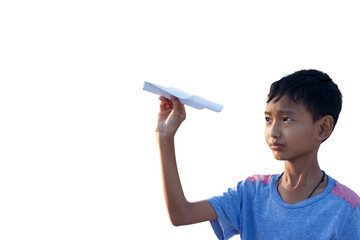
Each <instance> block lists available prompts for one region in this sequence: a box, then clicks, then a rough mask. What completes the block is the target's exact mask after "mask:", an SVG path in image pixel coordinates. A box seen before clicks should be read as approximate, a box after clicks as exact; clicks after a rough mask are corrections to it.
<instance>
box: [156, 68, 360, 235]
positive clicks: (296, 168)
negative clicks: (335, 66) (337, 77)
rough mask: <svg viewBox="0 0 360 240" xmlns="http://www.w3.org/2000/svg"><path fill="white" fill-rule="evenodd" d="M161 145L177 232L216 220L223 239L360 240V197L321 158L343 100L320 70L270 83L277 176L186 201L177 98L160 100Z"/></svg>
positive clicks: (269, 124) (268, 114) (268, 116)
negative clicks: (280, 164) (177, 142)
mask: <svg viewBox="0 0 360 240" xmlns="http://www.w3.org/2000/svg"><path fill="white" fill-rule="evenodd" d="M160 100H161V103H160V112H159V118H158V124H157V129H156V133H157V140H158V143H159V147H160V158H161V166H162V173H163V185H164V194H165V200H166V204H167V208H168V212H169V216H170V219H171V221H172V223H173V225H175V226H179V225H187V224H193V223H198V222H203V221H211V225H212V227H213V230H214V232H215V234H216V236H217V237H218V238H219V239H229V238H231V237H232V236H234V235H235V234H240V235H241V238H242V239H301V240H304V239H351V240H353V239H360V198H359V196H357V195H356V194H355V193H354V192H353V191H351V190H350V189H349V188H347V187H345V186H344V185H341V184H340V183H339V182H337V181H336V180H334V179H333V178H331V177H330V176H328V175H326V174H325V172H324V171H322V170H321V169H320V167H319V164H318V159H317V152H318V150H319V147H320V145H321V143H322V142H323V141H325V140H326V139H327V138H328V137H329V136H330V134H331V133H332V131H333V129H334V126H335V124H336V122H337V119H338V116H339V113H340V111H341V106H342V95H341V92H340V90H339V89H338V87H337V85H336V84H335V83H334V82H333V81H332V80H331V79H330V77H329V76H328V75H327V74H325V73H322V72H320V71H317V70H302V71H298V72H295V73H293V74H291V75H289V76H286V77H284V78H282V79H281V80H279V81H277V82H274V83H273V84H272V85H271V88H270V93H269V95H268V100H267V107H266V110H265V121H266V127H265V139H266V142H267V143H268V145H269V147H270V149H271V151H272V152H273V155H274V157H275V159H277V160H283V161H284V162H285V171H284V172H283V173H282V174H278V175H266V176H264V175H256V176H252V177H249V178H247V179H246V180H245V181H241V182H239V183H238V185H237V187H235V188H233V189H229V190H228V191H227V192H225V193H224V194H223V195H222V196H219V197H213V198H211V199H208V200H203V201H199V202H188V201H187V200H186V198H185V196H184V193H183V190H182V187H181V182H180V179H179V175H178V171H177V166H176V158H175V149H174V136H175V133H176V131H177V129H178V128H179V126H180V124H181V123H182V121H184V120H185V117H186V113H185V107H184V105H182V104H181V103H180V102H179V100H177V99H176V98H172V99H171V100H168V99H166V98H164V97H160Z"/></svg>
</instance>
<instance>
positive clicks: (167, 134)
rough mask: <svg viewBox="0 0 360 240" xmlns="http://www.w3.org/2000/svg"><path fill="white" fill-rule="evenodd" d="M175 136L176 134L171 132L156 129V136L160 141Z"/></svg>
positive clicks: (171, 138)
mask: <svg viewBox="0 0 360 240" xmlns="http://www.w3.org/2000/svg"><path fill="white" fill-rule="evenodd" d="M174 136H175V134H173V133H170V132H161V131H156V138H157V140H158V141H159V142H160V141H168V140H173V139H174Z"/></svg>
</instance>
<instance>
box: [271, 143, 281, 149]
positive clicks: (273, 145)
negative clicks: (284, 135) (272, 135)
mask: <svg viewBox="0 0 360 240" xmlns="http://www.w3.org/2000/svg"><path fill="white" fill-rule="evenodd" d="M283 147H284V145H283V144H280V143H271V144H270V148H271V150H275V151H278V150H280V149H281V148H283Z"/></svg>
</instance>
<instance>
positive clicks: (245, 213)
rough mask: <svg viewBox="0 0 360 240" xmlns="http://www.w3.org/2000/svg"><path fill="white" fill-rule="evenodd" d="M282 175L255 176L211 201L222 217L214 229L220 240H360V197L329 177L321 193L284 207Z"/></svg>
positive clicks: (214, 224)
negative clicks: (237, 238) (279, 182)
mask: <svg viewBox="0 0 360 240" xmlns="http://www.w3.org/2000/svg"><path fill="white" fill-rule="evenodd" d="M279 176H280V175H254V176H252V177H249V178H247V179H246V180H245V181H241V182H239V183H238V185H237V187H236V188H232V189H229V190H228V191H227V192H225V193H224V194H223V195H222V196H218V197H213V198H211V199H209V202H210V203H211V205H212V206H213V207H214V209H215V211H216V213H217V216H218V219H216V220H213V221H211V225H212V227H213V230H214V232H215V234H216V236H217V237H218V238H219V239H229V238H231V237H232V236H234V235H236V234H240V236H241V239H251V240H254V239H261V240H264V239H265V240H266V239H271V240H272V239H291V240H296V239H299V240H305V239H311V240H314V239H349V240H355V239H357V240H359V239H360V198H359V196H358V195H356V193H354V192H353V191H352V190H350V189H349V188H347V187H345V186H344V185H342V184H340V183H339V182H337V181H336V180H334V179H333V178H331V177H330V176H328V184H327V186H326V188H325V190H324V192H322V193H321V194H319V195H316V196H314V197H311V198H309V199H307V200H305V201H302V202H299V203H296V204H287V203H285V202H284V201H283V200H282V199H281V197H280V195H279V193H278V191H277V189H276V181H277V179H278V178H279Z"/></svg>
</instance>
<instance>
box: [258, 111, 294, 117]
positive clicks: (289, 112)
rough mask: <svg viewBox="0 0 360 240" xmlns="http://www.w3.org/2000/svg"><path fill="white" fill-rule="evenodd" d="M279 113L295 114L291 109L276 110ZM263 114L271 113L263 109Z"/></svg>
mask: <svg viewBox="0 0 360 240" xmlns="http://www.w3.org/2000/svg"><path fill="white" fill-rule="evenodd" d="M278 112H279V113H281V114H285V115H295V112H293V111H291V110H279V111H278ZM265 115H270V116H271V115H272V114H271V112H267V111H265Z"/></svg>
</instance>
